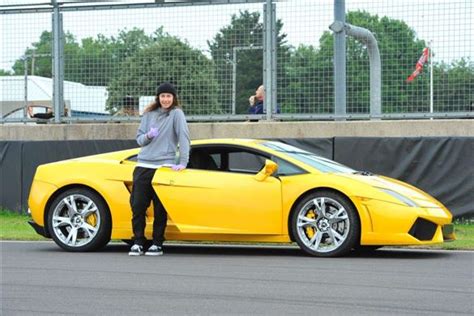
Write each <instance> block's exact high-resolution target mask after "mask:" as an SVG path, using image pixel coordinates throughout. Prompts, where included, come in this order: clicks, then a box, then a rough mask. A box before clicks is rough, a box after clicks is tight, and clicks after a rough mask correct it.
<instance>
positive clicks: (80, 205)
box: [51, 194, 101, 247]
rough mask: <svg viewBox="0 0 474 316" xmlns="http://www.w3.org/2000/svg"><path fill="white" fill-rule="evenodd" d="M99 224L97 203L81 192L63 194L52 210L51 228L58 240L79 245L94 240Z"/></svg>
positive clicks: (66, 243)
mask: <svg viewBox="0 0 474 316" xmlns="http://www.w3.org/2000/svg"><path fill="white" fill-rule="evenodd" d="M100 224H101V218H100V213H99V210H98V208H97V205H96V204H95V203H94V201H93V200H91V199H90V198H89V197H87V196H85V195H82V194H71V195H67V196H65V197H64V198H63V199H62V200H61V201H60V202H59V203H58V205H57V206H56V208H55V209H54V211H53V217H52V222H51V225H52V228H53V231H54V234H55V235H56V236H57V237H58V239H59V240H60V242H62V243H63V244H64V245H67V246H69V247H81V246H84V245H87V244H88V243H90V242H91V241H92V240H94V238H95V236H96V235H97V232H98V231H99V227H100Z"/></svg>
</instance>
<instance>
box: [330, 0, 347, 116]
mask: <svg viewBox="0 0 474 316" xmlns="http://www.w3.org/2000/svg"><path fill="white" fill-rule="evenodd" d="M334 20H335V21H336V22H339V23H340V24H341V25H343V24H344V23H345V22H346V5H345V0H334ZM330 28H331V27H330ZM333 31H334V30H333ZM334 32H335V34H334V61H333V63H334V114H335V115H336V116H345V115H346V34H345V32H344V28H340V30H339V31H338V32H336V31H334ZM341 120H343V119H341Z"/></svg>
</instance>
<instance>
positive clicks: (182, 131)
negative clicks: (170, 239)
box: [128, 83, 190, 256]
mask: <svg viewBox="0 0 474 316" xmlns="http://www.w3.org/2000/svg"><path fill="white" fill-rule="evenodd" d="M137 143H138V145H140V146H141V149H140V152H139V153H138V163H137V166H136V167H135V170H134V171H133V187H132V193H131V195H130V205H131V208H132V212H133V217H132V227H133V235H134V236H133V240H134V245H133V246H132V248H131V249H130V252H129V253H128V254H129V255H130V256H140V255H142V254H143V252H144V250H143V247H144V245H145V241H146V239H145V225H146V210H147V208H148V206H149V205H150V202H151V201H152V200H153V207H154V217H155V218H154V221H153V245H152V246H151V247H150V248H149V249H148V250H147V252H146V253H145V255H149V256H157V255H162V254H163V250H162V245H163V241H164V234H165V229H166V222H167V217H168V216H167V213H166V210H165V208H164V207H163V204H162V203H161V201H160V198H159V197H158V195H156V193H155V191H154V189H153V187H152V184H151V181H152V179H153V176H154V175H155V171H156V169H158V168H160V167H163V166H171V169H173V170H175V171H181V170H183V169H185V168H186V165H187V164H188V160H189V149H190V140H189V130H188V125H187V122H186V118H185V117H184V113H183V111H182V110H181V108H180V107H179V102H178V97H177V93H176V88H175V87H174V86H173V85H172V84H170V83H163V84H161V85H160V86H159V87H158V89H157V92H156V99H155V102H153V103H151V104H150V105H148V106H147V108H146V109H145V112H144V114H143V117H142V120H141V122H140V127H139V128H138V132H137ZM178 144H179V164H178V165H175V164H174V163H175V157H176V149H177V145H178Z"/></svg>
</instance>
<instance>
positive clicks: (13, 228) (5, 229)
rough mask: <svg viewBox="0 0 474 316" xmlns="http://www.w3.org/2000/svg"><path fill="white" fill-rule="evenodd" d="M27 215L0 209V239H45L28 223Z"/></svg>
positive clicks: (28, 217)
mask: <svg viewBox="0 0 474 316" xmlns="http://www.w3.org/2000/svg"><path fill="white" fill-rule="evenodd" d="M30 219H31V217H30V216H28V215H20V214H18V213H14V212H9V211H5V210H0V239H1V240H46V238H44V237H43V236H41V235H38V234H37V233H36V232H35V230H34V229H33V227H31V226H30V224H28V221H29V220H30Z"/></svg>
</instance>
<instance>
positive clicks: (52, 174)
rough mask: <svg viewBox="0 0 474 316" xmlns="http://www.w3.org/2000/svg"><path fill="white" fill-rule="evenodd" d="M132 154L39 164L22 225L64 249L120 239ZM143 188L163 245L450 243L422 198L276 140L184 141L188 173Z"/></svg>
mask: <svg viewBox="0 0 474 316" xmlns="http://www.w3.org/2000/svg"><path fill="white" fill-rule="evenodd" d="M138 151H139V149H131V150H123V151H117V152H113V153H107V154H101V155H94V156H88V157H83V158H78V159H71V160H65V161H60V162H56V163H50V164H45V165H41V166H39V167H38V169H37V170H36V174H35V177H34V180H33V184H32V187H31V191H30V196H29V200H28V203H29V207H30V212H31V215H32V221H30V224H31V225H32V226H33V228H34V229H35V230H36V231H37V232H38V233H39V234H41V235H43V236H46V237H52V238H53V239H54V241H55V242H56V243H57V244H58V245H59V246H60V247H62V248H63V249H65V250H69V251H91V250H96V249H99V248H101V247H103V246H105V245H106V244H107V243H108V242H109V241H110V239H121V240H130V239H131V238H132V228H131V216H132V212H131V209H130V205H129V198H130V191H131V187H132V173H133V169H134V167H135V164H136V157H137V154H138ZM153 186H154V188H155V191H156V193H157V194H158V196H159V197H160V199H161V201H162V203H163V205H164V206H165V208H166V210H167V212H168V228H167V231H166V238H167V240H207V241H233V242H286V243H289V242H292V241H295V242H296V243H298V245H299V246H300V247H301V249H302V250H304V251H305V252H307V253H309V254H311V255H314V256H340V255H344V254H346V253H347V252H349V251H351V250H352V249H354V250H370V249H376V248H377V247H381V246H385V245H425V244H434V243H441V242H443V241H446V240H453V239H454V232H453V226H452V224H451V221H452V215H451V213H450V212H449V211H448V210H447V209H446V207H444V206H443V205H442V204H441V203H440V202H438V201H437V200H436V199H434V198H433V197H431V196H430V195H428V194H427V193H425V192H423V191H421V190H419V189H417V188H415V187H413V186H411V185H408V184H406V183H404V182H401V181H398V180H395V179H391V178H388V177H384V176H378V175H373V174H370V173H368V172H360V171H356V170H353V169H351V168H348V167H346V166H344V165H341V164H339V163H336V162H334V161H332V160H329V159H325V158H322V157H319V156H317V155H315V154H312V153H310V152H307V151H304V150H302V149H299V148H296V147H293V146H290V145H287V144H284V143H281V142H276V141H267V140H254V139H212V140H198V141H193V142H192V146H191V153H190V161H189V165H188V168H187V169H185V170H183V171H179V172H177V171H173V170H172V169H171V168H168V167H162V168H160V169H158V170H157V172H156V174H155V177H154V178H153ZM152 207H153V206H150V208H149V209H148V211H147V214H148V218H147V221H148V223H147V230H146V235H147V236H148V237H149V238H150V237H151V228H152V224H151V223H152V222H153V209H152Z"/></svg>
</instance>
